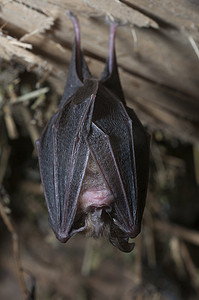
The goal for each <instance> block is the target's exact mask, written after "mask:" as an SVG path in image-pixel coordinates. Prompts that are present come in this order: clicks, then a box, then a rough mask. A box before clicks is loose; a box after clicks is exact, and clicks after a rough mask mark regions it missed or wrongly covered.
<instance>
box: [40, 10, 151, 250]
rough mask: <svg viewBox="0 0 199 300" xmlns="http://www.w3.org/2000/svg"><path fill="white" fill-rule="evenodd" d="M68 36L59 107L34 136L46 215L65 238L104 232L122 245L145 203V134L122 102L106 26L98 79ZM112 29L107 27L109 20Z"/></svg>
mask: <svg viewBox="0 0 199 300" xmlns="http://www.w3.org/2000/svg"><path fill="white" fill-rule="evenodd" d="M71 18H72V19H73V22H74V24H75V28H76V43H75V47H74V48H73V55H72V60H71V64H70V69H69V74H68V79H67V83H66V87H65V91H64V95H63V97H62V100H61V103H60V107H59V109H58V111H57V113H56V114H54V115H53V116H52V118H51V119H50V121H49V122H48V124H47V126H46V128H45V129H44V131H43V133H42V135H41V137H40V138H39V140H38V141H37V150H38V156H39V165H40V173H41V179H42V184H43V187H44V194H45V198H46V202H47V206H48V211H49V221H50V225H51V227H52V229H53V231H54V232H55V234H56V237H57V238H58V239H59V240H60V241H61V242H66V241H67V240H68V239H69V238H70V237H71V236H72V235H74V234H76V233H78V232H85V233H86V235H89V236H93V237H95V238H97V237H99V236H102V235H106V236H108V237H109V240H110V242H111V243H112V244H113V245H114V246H116V247H117V248H119V249H120V250H122V251H125V252H129V251H131V250H132V249H133V247H134V245H133V244H129V243H128V240H129V238H134V237H135V236H136V235H137V234H138V233H139V232H140V228H141V220H142V215H143V210H144V205H145V198H146V190H147V181H148V168H149V161H148V158H149V138H148V135H147V133H146V131H145V129H144V128H143V126H142V124H141V123H140V121H139V120H138V118H137V116H136V115H135V113H134V112H133V110H131V109H129V108H127V107H126V105H125V101H124V98H123V92H122V89H121V84H120V80H119V75H118V71H117V63H116V58H115V51H114V32H115V31H113V32H112V31H111V35H110V37H111V38H110V51H109V53H110V56H109V60H108V62H107V64H106V67H105V70H104V72H103V75H102V77H101V79H100V80H96V79H93V78H92V77H91V75H90V73H89V71H88V68H87V65H86V62H85V60H84V58H83V55H82V53H81V49H80V48H79V36H78V34H79V27H78V23H77V19H76V18H74V16H71ZM113 29H114V30H115V27H114V26H113Z"/></svg>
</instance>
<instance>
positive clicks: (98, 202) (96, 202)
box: [80, 187, 114, 210]
mask: <svg viewBox="0 0 199 300" xmlns="http://www.w3.org/2000/svg"><path fill="white" fill-rule="evenodd" d="M113 200H114V198H113V195H112V193H111V192H110V191H109V190H108V189H103V187H102V189H99V187H98V188H93V187H91V188H90V189H88V190H86V191H84V192H83V193H82V195H81V197H80V205H81V207H82V208H83V210H86V209H87V208H88V207H90V206H94V207H103V206H110V205H111V204H112V202H113Z"/></svg>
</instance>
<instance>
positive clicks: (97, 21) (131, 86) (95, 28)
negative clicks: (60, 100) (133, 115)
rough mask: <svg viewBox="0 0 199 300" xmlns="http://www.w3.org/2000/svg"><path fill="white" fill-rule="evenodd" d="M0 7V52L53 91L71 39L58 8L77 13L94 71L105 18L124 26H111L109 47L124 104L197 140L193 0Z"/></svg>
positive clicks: (151, 122)
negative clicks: (45, 80)
mask: <svg viewBox="0 0 199 300" xmlns="http://www.w3.org/2000/svg"><path fill="white" fill-rule="evenodd" d="M0 5H1V10H0V18H1V19H0V24H1V25H3V24H6V25H5V27H4V28H3V30H2V34H1V36H0V56H1V57H2V58H4V59H6V60H12V61H18V62H20V63H22V64H24V65H25V66H26V67H27V69H31V70H33V71H35V72H37V73H38V74H39V75H40V76H41V77H42V76H44V74H46V73H47V72H49V73H50V77H49V80H50V81H51V82H52V83H53V85H54V87H55V88H56V89H57V90H58V91H59V92H60V93H61V92H62V91H63V87H64V83H65V80H66V73H67V68H68V63H69V61H70V57H71V47H72V43H73V37H74V33H73V29H72V24H71V22H70V20H69V19H68V18H67V17H66V15H65V11H66V10H72V11H73V12H75V13H76V14H77V15H78V16H79V19H80V24H81V31H82V44H83V48H84V50H85V54H86V56H87V61H88V64H89V67H90V68H91V70H92V72H93V74H94V75H95V76H98V75H99V74H100V72H101V71H102V70H103V62H104V60H105V58H106V57H107V54H108V38H109V26H108V24H107V22H106V20H105V16H107V15H108V16H109V17H110V16H111V17H112V18H115V19H117V20H118V21H119V22H120V23H122V24H124V23H126V24H125V26H122V27H120V28H119V29H118V32H117V41H116V44H117V54H118V63H119V66H120V75H121V80H122V84H123V86H124V89H125V94H126V98H127V102H128V104H129V105H130V106H131V107H133V108H134V109H135V110H136V111H137V112H138V113H139V115H140V116H141V118H142V121H143V122H144V123H145V124H146V125H148V126H149V127H151V128H152V129H163V130H167V131H169V132H170V133H172V135H174V136H176V137H180V138H181V139H183V140H186V141H190V142H197V141H198V138H199V97H198V94H199V76H198V75H199V59H198V57H197V55H196V53H195V50H194V48H193V46H192V45H191V43H190V37H191V39H192V40H193V41H194V42H195V45H196V47H197V46H199V33H198V28H199V18H198V11H199V2H198V1H185V0H182V1H181V2H180V4H179V2H178V1H175V0H174V1H169V0H166V1H159V0H151V1H144V0H138V1H134V0H129V1H126V0H122V1H119V0H118V1H114V0H111V1H108V2H107V1H97V0H96V1H90V0H84V1H83V0H82V1H81V0H74V1H68V0H62V1H61V0H51V1H48V0H35V1H33V0H23V1H5V0H4V1H3V0H1V1H0ZM11 37H12V38H15V40H13V39H11ZM29 46H32V49H29V48H30V47H29Z"/></svg>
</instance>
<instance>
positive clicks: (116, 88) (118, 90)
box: [100, 23, 125, 103]
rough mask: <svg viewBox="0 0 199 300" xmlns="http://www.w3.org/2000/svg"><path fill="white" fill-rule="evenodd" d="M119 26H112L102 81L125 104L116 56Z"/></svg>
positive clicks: (113, 24)
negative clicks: (116, 39) (116, 34)
mask: <svg viewBox="0 0 199 300" xmlns="http://www.w3.org/2000/svg"><path fill="white" fill-rule="evenodd" d="M117 26H118V24H116V23H111V25H110V38H109V57H108V59H107V61H106V65H105V68H104V71H103V73H102V75H101V78H100V81H101V82H103V85H104V86H106V87H107V89H108V90H110V91H112V92H113V93H114V94H115V96H116V97H117V98H119V100H121V101H122V102H123V103H125V100H124V94H123V91H122V86H121V83H120V77H119V73H118V67H117V58H116V54H115V33H116V28H117Z"/></svg>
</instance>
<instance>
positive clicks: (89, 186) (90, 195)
mask: <svg viewBox="0 0 199 300" xmlns="http://www.w3.org/2000/svg"><path fill="white" fill-rule="evenodd" d="M78 202H79V203H78V208H79V209H80V211H82V213H83V214H84V215H85V222H86V225H87V229H86V231H87V234H88V235H91V236H94V237H98V236H100V235H102V234H104V233H105V232H106V231H107V228H108V227H109V223H110V220H109V218H110V217H109V212H111V210H112V204H113V202H114V197H113V194H112V193H111V191H110V189H109V188H108V186H107V184H106V182H105V179H104V176H103V175H102V173H101V171H100V169H99V167H98V165H97V164H96V162H95V161H94V159H93V158H92V156H91V155H90V156H89V159H88V163H87V168H86V172H85V176H84V179H83V183H82V188H81V192H80V196H79V201H78ZM108 231H109V230H108ZM105 234H106V233H105Z"/></svg>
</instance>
